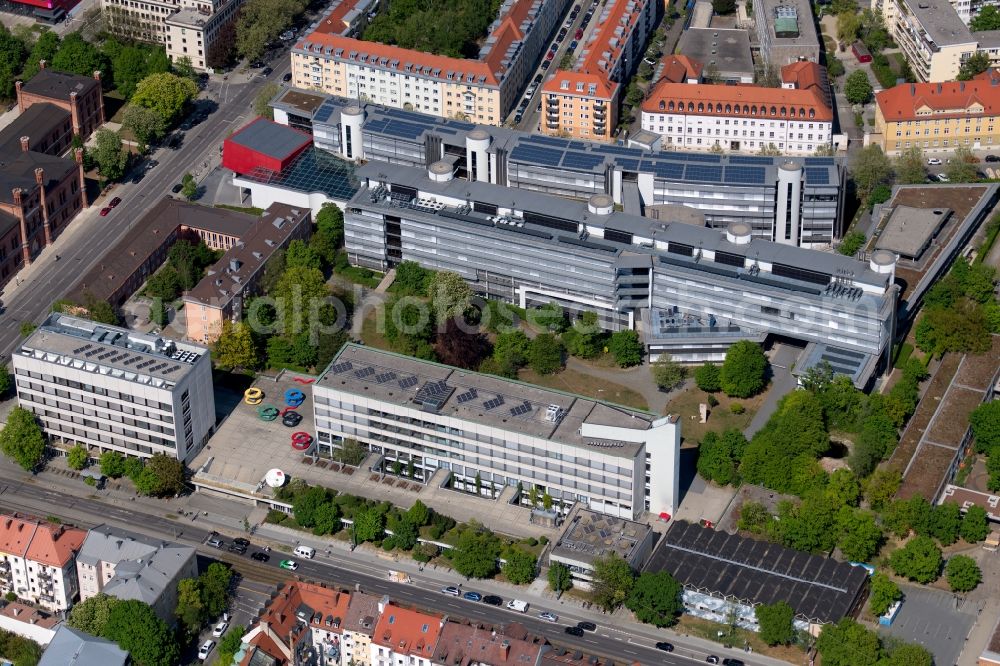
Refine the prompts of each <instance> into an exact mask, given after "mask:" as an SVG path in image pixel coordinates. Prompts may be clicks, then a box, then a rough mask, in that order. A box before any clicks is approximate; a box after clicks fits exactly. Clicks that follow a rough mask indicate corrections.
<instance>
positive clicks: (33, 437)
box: [0, 407, 45, 472]
mask: <svg viewBox="0 0 1000 666" xmlns="http://www.w3.org/2000/svg"><path fill="white" fill-rule="evenodd" d="M0 450H2V451H3V452H4V455H6V456H8V457H10V458H13V459H14V462H16V463H17V464H18V465H20V466H21V467H22V468H24V469H25V470H27V471H29V472H30V471H31V470H33V469H35V467H37V466H38V463H40V462H42V456H43V455H45V435H44V433H43V432H42V427H41V426H40V425H39V424H38V421H37V420H36V419H35V415H34V414H32V413H31V412H30V411H28V410H27V409H25V408H24V407H15V408H14V409H12V410H11V412H10V414H9V415H8V416H7V424H6V425H5V426H4V427H3V430H0Z"/></svg>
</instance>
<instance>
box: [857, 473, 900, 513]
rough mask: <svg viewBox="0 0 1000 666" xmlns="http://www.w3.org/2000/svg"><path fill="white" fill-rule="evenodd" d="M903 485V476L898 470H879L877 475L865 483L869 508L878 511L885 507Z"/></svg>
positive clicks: (873, 475)
mask: <svg viewBox="0 0 1000 666" xmlns="http://www.w3.org/2000/svg"><path fill="white" fill-rule="evenodd" d="M900 483H902V476H901V475H900V473H899V472H898V471H897V470H891V469H877V470H875V473H874V474H872V475H871V477H869V478H868V480H867V481H865V491H864V492H865V499H866V500H868V504H869V506H871V508H873V509H875V510H876V511H879V510H881V509H882V508H883V507H885V506H886V505H887V504H888V503H889V501H890V500H891V499H892V498H893V496H895V494H896V491H897V490H899V486H900Z"/></svg>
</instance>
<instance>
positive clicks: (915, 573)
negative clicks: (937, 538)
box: [889, 536, 941, 583]
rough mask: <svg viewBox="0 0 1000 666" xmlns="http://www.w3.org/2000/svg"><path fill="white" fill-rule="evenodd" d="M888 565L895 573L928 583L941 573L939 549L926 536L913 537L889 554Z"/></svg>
mask: <svg viewBox="0 0 1000 666" xmlns="http://www.w3.org/2000/svg"><path fill="white" fill-rule="evenodd" d="M889 566H890V567H892V570H893V571H895V572H896V574H897V575H900V576H903V577H904V578H909V579H910V580H915V581H917V582H918V583H930V582H933V581H935V580H937V578H938V576H939V575H940V573H941V549H940V548H938V547H937V544H935V543H934V540H933V539H931V538H930V537H926V536H916V537H913V539H911V540H910V541H909V542H908V543H907V544H906V545H905V546H903V547H902V548H900V549H899V550H896V551H893V553H892V555H890V556H889Z"/></svg>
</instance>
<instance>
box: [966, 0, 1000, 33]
mask: <svg viewBox="0 0 1000 666" xmlns="http://www.w3.org/2000/svg"><path fill="white" fill-rule="evenodd" d="M969 29H971V30H972V31H973V32H983V31H986V30H1000V10H998V9H997V8H996V6H995V5H986V6H985V7H983V8H982V9H980V10H979V13H977V14H976V15H975V16H974V17H972V20H971V21H970V22H969Z"/></svg>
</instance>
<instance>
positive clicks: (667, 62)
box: [660, 53, 702, 83]
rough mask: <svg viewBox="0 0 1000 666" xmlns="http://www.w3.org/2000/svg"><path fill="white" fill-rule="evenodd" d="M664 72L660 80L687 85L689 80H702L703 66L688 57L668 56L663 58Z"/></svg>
mask: <svg viewBox="0 0 1000 666" xmlns="http://www.w3.org/2000/svg"><path fill="white" fill-rule="evenodd" d="M662 62H663V72H662V74H661V75H660V80H661V81H662V80H664V79H665V80H667V81H671V82H673V83H687V80H688V79H701V72H702V65H701V63H700V62H698V61H697V60H694V59H693V58H689V57H687V56H686V55H674V54H672V53H671V54H668V55H666V56H664V57H663V59H662Z"/></svg>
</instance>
